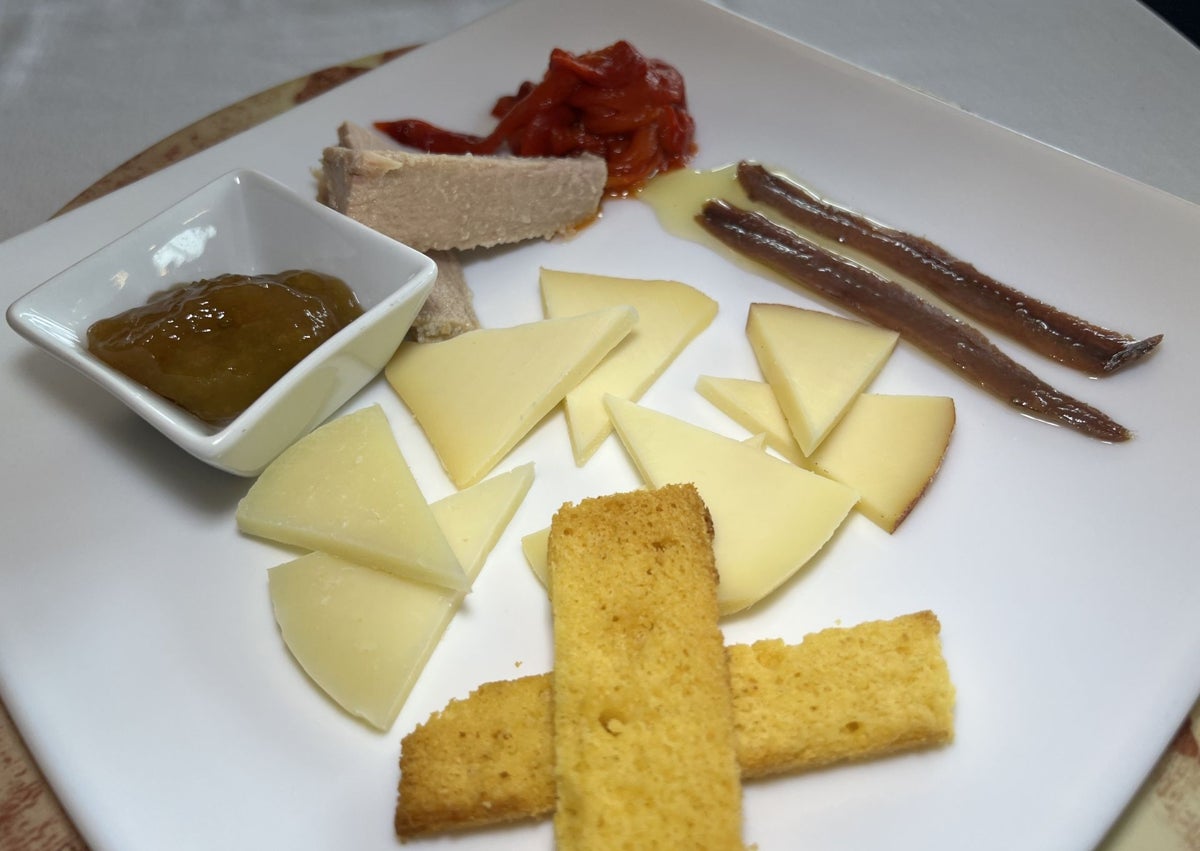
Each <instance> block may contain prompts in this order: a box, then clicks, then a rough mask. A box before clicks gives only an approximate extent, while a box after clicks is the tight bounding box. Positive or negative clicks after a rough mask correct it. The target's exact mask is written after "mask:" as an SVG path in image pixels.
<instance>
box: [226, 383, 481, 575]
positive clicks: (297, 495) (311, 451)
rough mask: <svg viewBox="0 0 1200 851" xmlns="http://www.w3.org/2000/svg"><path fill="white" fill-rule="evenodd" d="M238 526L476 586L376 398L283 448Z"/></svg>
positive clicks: (242, 507)
mask: <svg viewBox="0 0 1200 851" xmlns="http://www.w3.org/2000/svg"><path fill="white" fill-rule="evenodd" d="M237 524H238V528H239V529H241V530H242V531H243V532H247V533H249V534H252V535H258V536H260V537H263V538H270V539H271V540H275V541H279V542H281V543H285V544H293V545H295V546H299V547H304V548H306V549H310V550H320V551H322V552H327V553H330V554H332V555H336V556H339V557H341V558H344V559H347V560H348V561H352V562H355V563H357V564H363V565H367V566H369V567H374V568H377V569H379V570H384V571H387V572H389V573H394V574H396V575H397V576H401V577H405V578H410V579H416V580H418V581H422V582H429V583H433V584H434V585H439V586H443V587H446V588H451V589H454V590H459V591H464V590H466V589H467V588H469V587H470V583H469V581H468V580H467V576H466V574H465V573H464V572H463V569H462V567H461V566H460V565H459V563H458V559H457V558H455V556H454V551H453V550H452V549H451V548H450V544H449V543H448V542H447V541H446V537H445V535H443V534H442V530H441V528H440V527H439V526H438V523H437V520H435V519H434V516H433V512H432V511H431V510H430V508H429V504H428V503H427V502H426V501H425V497H424V496H423V495H422V494H421V490H420V488H419V487H418V485H417V482H416V479H414V478H413V474H412V471H411V470H410V469H409V467H408V464H407V462H406V461H405V460H404V456H403V455H402V454H401V452H400V447H399V446H398V445H397V444H396V439H395V437H394V435H393V434H392V430H391V426H390V425H389V424H388V421H387V417H386V416H385V415H384V413H383V409H382V408H380V407H379V406H378V405H371V406H369V407H366V408H361V409H359V410H357V411H354V412H352V413H349V414H346V415H344V416H342V417H339V418H337V419H336V420H332V421H330V422H328V423H326V424H325V425H323V426H321V427H320V428H318V429H316V430H314V431H312V432H310V433H309V434H308V435H307V436H305V437H304V438H303V439H301V440H299V441H297V442H296V443H294V444H293V445H292V446H290V447H289V448H288V449H287V450H285V451H284V452H283V453H282V454H281V455H279V457H278V458H276V459H275V460H274V461H273V462H271V464H270V465H269V466H268V467H267V468H266V469H265V470H263V472H262V474H261V475H260V476H259V477H258V479H257V480H256V481H255V482H254V484H253V485H252V486H251V487H250V490H249V491H248V492H247V493H246V496H245V497H243V498H242V500H241V502H240V503H238V508H237Z"/></svg>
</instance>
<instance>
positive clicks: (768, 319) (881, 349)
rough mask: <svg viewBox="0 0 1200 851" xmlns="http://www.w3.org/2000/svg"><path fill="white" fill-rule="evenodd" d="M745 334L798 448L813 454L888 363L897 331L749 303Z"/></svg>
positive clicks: (776, 305) (825, 315)
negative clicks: (851, 404) (852, 403)
mask: <svg viewBox="0 0 1200 851" xmlns="http://www.w3.org/2000/svg"><path fill="white" fill-rule="evenodd" d="M746 335H747V336H748V337H749V338H750V345H751V347H752V348H753V349H754V356H755V357H756V358H757V359H758V366H759V368H760V369H761V370H762V373H763V376H764V377H765V378H766V379H767V383H768V384H770V385H771V389H772V390H773V391H774V392H775V398H776V399H778V401H779V407H780V408H781V409H782V410H783V414H784V416H785V417H786V418H787V422H788V426H789V427H790V429H791V431H792V435H793V436H794V437H795V438H796V443H797V444H799V446H800V451H801V452H803V453H804V455H806V456H809V455H812V453H813V451H814V450H815V449H816V448H817V447H818V446H820V444H821V441H822V440H824V439H825V437H826V435H828V434H829V432H830V431H832V430H833V427H834V426H835V425H837V423H838V421H839V420H840V419H841V418H842V415H843V414H844V413H845V412H846V409H847V408H848V407H849V406H850V403H851V402H853V401H854V400H855V399H856V398H858V395H859V394H860V393H862V392H863V390H864V389H865V388H866V386H867V385H868V384H870V383H871V381H872V380H873V379H874V378H875V376H876V375H878V374H879V371H880V370H881V369H882V368H883V365H884V363H886V362H887V359H888V357H889V356H890V355H891V353H892V350H893V349H895V347H896V342H897V340H899V338H900V335H899V334H897V333H896V332H895V331H888V330H886V329H883V328H877V327H875V326H874V325H867V324H865V323H862V322H857V321H855V320H852V319H845V318H843V317H840V316H834V315H833V314H831V313H823V312H821V311H817V310H806V309H804V308H800V307H792V306H790V305H783V304H752V305H750V312H749V315H748V317H747V320H746Z"/></svg>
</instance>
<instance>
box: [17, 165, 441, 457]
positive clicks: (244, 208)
mask: <svg viewBox="0 0 1200 851" xmlns="http://www.w3.org/2000/svg"><path fill="white" fill-rule="evenodd" d="M289 269H311V270H315V271H318V272H322V273H324V274H326V275H332V276H335V277H337V278H340V279H341V280H343V281H344V282H345V283H346V284H347V285H348V286H349V287H350V289H351V290H352V291H353V292H354V294H355V295H356V296H357V298H358V301H359V303H360V305H361V306H362V310H363V313H362V315H361V316H359V317H358V318H357V319H355V320H354V321H353V322H351V323H350V324H349V325H347V326H346V327H345V328H343V329H342V330H341V331H339V332H338V333H336V334H334V335H333V336H332V337H331V338H330V339H328V340H327V341H326V342H324V343H323V344H321V345H320V346H318V347H317V348H316V349H314V350H313V351H312V352H310V353H309V354H308V355H307V356H306V357H304V358H303V359H302V360H301V361H300V362H299V363H297V364H296V365H295V366H293V367H292V368H291V369H290V370H289V371H288V372H287V373H285V374H284V375H283V377H281V378H280V379H278V380H277V381H276V382H275V383H274V384H272V385H271V386H270V388H269V389H267V390H266V391H265V392H264V393H263V394H262V395H261V396H259V397H258V398H257V399H256V400H255V401H254V402H253V403H252V404H251V405H250V406H249V407H248V408H246V410H245V411H243V412H242V413H241V414H239V415H237V416H236V418H234V419H233V420H232V421H231V422H229V423H228V424H226V425H220V426H217V425H212V424H210V423H206V422H204V421H203V420H201V419H199V418H197V417H196V416H194V415H192V414H191V413H189V412H188V411H186V410H184V408H182V407H180V406H179V405H176V404H175V403H173V402H171V401H169V400H168V399H166V398H164V397H163V396H160V395H159V394H157V393H155V392H154V391H152V390H150V389H148V388H147V387H145V386H143V385H142V384H140V383H138V382H137V381H135V380H133V379H131V378H129V377H128V376H126V375H125V374H123V373H122V372H120V371H118V370H116V369H114V368H113V367H111V366H109V365H108V364H106V363H105V362H104V361H102V360H101V359H100V358H98V357H96V356H95V355H94V354H92V353H91V352H90V351H89V350H88V345H87V331H88V328H89V326H90V325H91V324H92V323H93V322H95V321H97V320H99V319H103V318H106V317H109V316H113V315H115V314H117V313H120V312H122V311H124V310H128V309H130V308H133V307H138V306H141V305H143V304H145V303H146V302H147V300H148V299H149V298H150V297H151V296H153V295H154V294H156V293H160V292H162V291H163V290H165V289H169V288H170V287H173V286H175V285H177V284H183V283H188V282H193V281H201V280H207V279H210V278H214V277H217V276H218V275H223V274H229V273H233V274H237V275H263V274H275V273H279V272H283V271H285V270H289ZM436 275H437V267H436V266H435V265H434V263H433V261H432V260H430V259H429V258H428V257H426V256H425V255H423V254H421V253H419V252H417V251H414V250H413V249H411V248H409V247H407V246H405V245H402V244H401V243H399V242H396V241H395V240H392V239H390V238H388V237H385V236H383V235H382V234H379V233H376V232H375V231H373V230H371V229H370V228H367V227H365V226H363V225H361V224H359V223H358V222H356V221H354V220H353V219H350V218H348V217H346V216H343V215H342V214H340V213H337V212H335V211H333V210H330V209H329V208H327V207H325V206H323V205H321V204H320V203H318V202H316V201H313V200H310V199H308V198H304V197H303V196H301V195H298V194H296V193H295V192H293V191H292V190H290V189H288V188H286V187H285V186H283V185H282V184H281V183H278V182H276V181H275V180H272V179H271V178H268V177H266V176H264V175H262V174H260V173H258V172H256V171H252V170H249V169H239V170H236V171H231V172H229V173H227V174H225V175H223V176H221V177H219V178H217V179H216V180H214V181H212V182H211V183H209V184H207V185H205V186H204V187H202V188H201V189H199V190H198V191H196V192H194V193H192V194H190V195H188V196H187V197H186V198H184V199H183V200H181V201H179V202H177V203H175V204H173V205H172V206H170V207H168V208H167V209H165V210H163V211H162V212H161V213H159V214H157V215H155V216H154V217H152V218H151V219H149V220H148V221H146V222H144V223H143V224H141V225H139V226H138V227H136V228H134V229H133V230H132V231H130V232H129V233H127V234H125V235H124V236H122V237H120V238H119V239H116V240H114V241H113V242H111V243H109V244H108V245H106V246H105V247H103V248H101V249H100V250H99V251H97V252H95V253H94V254H92V255H90V256H88V257H86V258H85V259H83V260H81V261H80V262H79V263H76V264H75V265H74V266H71V267H70V268H69V269H67V270H65V271H64V272H62V273H60V274H58V275H56V276H54V277H53V278H51V279H50V280H48V281H46V282H45V283H44V284H42V285H41V286H39V287H37V288H36V289H34V290H32V291H31V292H29V293H28V294H27V295H25V296H23V297H22V298H20V299H18V300H17V301H15V302H13V304H12V305H11V306H10V307H9V309H8V314H7V318H8V322H9V324H10V325H11V326H12V327H13V329H14V330H16V331H17V332H18V333H19V334H21V335H22V336H23V337H25V338H26V339H28V340H29V341H31V342H33V343H35V344H36V345H38V346H41V347H42V348H44V349H45V350H46V351H48V352H50V353H51V354H52V355H54V356H55V357H57V358H59V359H60V360H62V361H64V362H65V363H67V364H69V365H71V366H73V367H75V368H76V369H78V370H79V371H80V372H82V373H83V374H84V375H87V376H88V377H89V378H91V379H93V380H94V381H95V382H96V383H98V384H99V385H101V386H102V387H104V388H105V389H107V390H108V391H109V392H111V393H112V394H113V395H114V396H115V397H116V398H118V399H120V400H121V401H122V402H124V403H125V404H126V405H127V406H128V407H129V408H130V409H132V410H133V411H134V412H136V413H137V414H138V415H139V416H141V417H142V418H144V419H145V420H146V421H147V422H148V423H150V424H151V425H152V426H154V427H155V428H156V429H158V430H159V431H160V432H162V433H163V434H164V435H166V436H167V437H168V438H170V439H171V440H172V441H174V442H175V443H176V444H178V445H179V446H180V447H182V448H183V449H185V450H187V451H188V452H189V453H191V454H192V455H194V456H195V457H197V458H199V459H200V460H202V461H205V462H206V463H208V464H211V465H212V466H214V467H217V468H219V469H222V470H226V471H228V472H231V473H235V474H238V475H247V476H248V475H255V474H256V473H258V472H259V471H261V470H262V468H263V467H265V466H266V465H267V464H268V463H269V462H270V461H271V460H272V459H273V458H274V457H275V456H276V455H278V454H279V453H280V452H282V451H283V450H284V449H285V448H287V447H288V446H289V445H291V444H292V443H293V442H295V441H296V440H297V439H298V438H300V437H302V436H303V435H305V434H307V433H308V432H309V431H311V430H312V429H313V428H315V427H316V426H317V425H319V424H320V423H321V422H322V421H324V420H325V419H326V418H327V417H328V416H329V415H330V414H332V413H333V412H334V411H335V410H337V409H338V408H339V407H340V406H341V405H342V404H343V403H344V402H345V401H346V400H347V399H349V398H350V397H351V396H352V395H353V394H354V393H356V392H357V391H358V390H360V389H361V388H362V387H363V386H364V385H365V384H366V383H367V382H368V381H370V380H371V379H372V378H373V377H374V376H375V375H376V374H377V373H378V372H379V370H380V369H382V368H383V366H384V364H385V363H387V360H388V358H390V357H391V355H392V354H393V353H394V352H395V350H396V347H397V346H398V345H399V344H400V342H401V340H403V338H404V335H405V334H406V333H407V331H408V328H409V326H410V325H411V324H412V321H413V319H414V318H415V316H416V314H417V312H418V311H419V310H420V309H421V305H422V304H423V303H424V301H425V298H426V296H427V295H428V294H429V290H430V289H431V287H432V286H433V282H434V279H435V277H436Z"/></svg>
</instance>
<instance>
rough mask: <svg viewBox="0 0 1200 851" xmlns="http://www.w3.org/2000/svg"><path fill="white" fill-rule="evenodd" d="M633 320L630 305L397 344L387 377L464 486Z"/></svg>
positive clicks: (523, 432)
mask: <svg viewBox="0 0 1200 851" xmlns="http://www.w3.org/2000/svg"><path fill="white" fill-rule="evenodd" d="M636 322H637V311H635V310H634V309H633V308H632V307H628V306H620V307H608V308H604V309H602V310H596V311H592V312H591V313H585V314H583V315H581V316H572V317H567V318H562V319H543V320H540V321H537V322H530V323H528V324H525V325H516V326H513V327H510V328H485V329H480V330H477V331H470V332H468V333H466V334H461V335H459V336H457V337H454V338H453V339H450V340H445V341H443V342H439V343H404V344H402V345H401V346H400V348H399V350H398V351H397V352H396V355H395V356H394V357H393V358H392V360H391V362H390V363H388V365H387V367H386V368H385V375H386V376H387V380H388V382H389V383H390V384H391V385H392V388H393V389H394V390H395V391H396V393H397V394H398V395H399V396H400V398H401V399H402V400H404V403H405V404H406V405H407V406H408V407H409V410H411V411H412V413H413V415H414V416H415V417H416V418H417V422H418V423H420V425H421V428H422V429H424V431H425V434H426V436H428V438H429V441H430V443H432V444H433V448H434V450H435V451H436V452H437V455H438V458H439V459H440V460H441V462H442V466H443V467H445V469H446V472H447V474H448V475H449V476H450V479H451V481H453V482H454V484H455V485H457V486H458V487H460V488H463V487H467V486H469V485H472V484H474V483H475V482H477V481H479V480H480V479H482V478H483V477H484V476H486V475H487V474H488V472H489V471H490V470H491V469H492V468H493V467H495V465H496V464H497V463H498V462H499V461H500V459H502V458H503V457H504V456H505V455H506V454H507V453H508V452H509V451H510V450H511V449H512V448H513V447H514V446H516V445H517V443H518V442H520V440H521V438H523V437H524V436H525V435H526V434H528V433H529V431H530V429H532V428H533V427H534V426H535V425H537V423H538V422H539V421H540V420H541V419H542V417H544V416H545V415H546V414H547V413H548V412H549V411H550V410H551V409H552V408H553V407H554V406H555V405H557V404H558V403H559V402H561V401H562V399H563V397H564V396H565V395H566V394H567V392H568V391H569V390H570V389H571V388H573V387H574V386H575V385H577V384H578V383H579V382H580V381H581V380H582V379H583V377H584V376H585V375H587V374H588V372H590V371H591V370H592V369H593V368H594V367H595V366H596V364H598V363H599V362H600V361H601V359H603V357H604V356H605V355H606V354H608V352H609V351H610V350H611V349H612V348H613V347H614V346H615V345H617V343H619V342H620V341H621V339H622V338H624V337H625V335H626V334H628V333H629V332H630V331H631V330H632V329H633V326H634V324H635V323H636Z"/></svg>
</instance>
